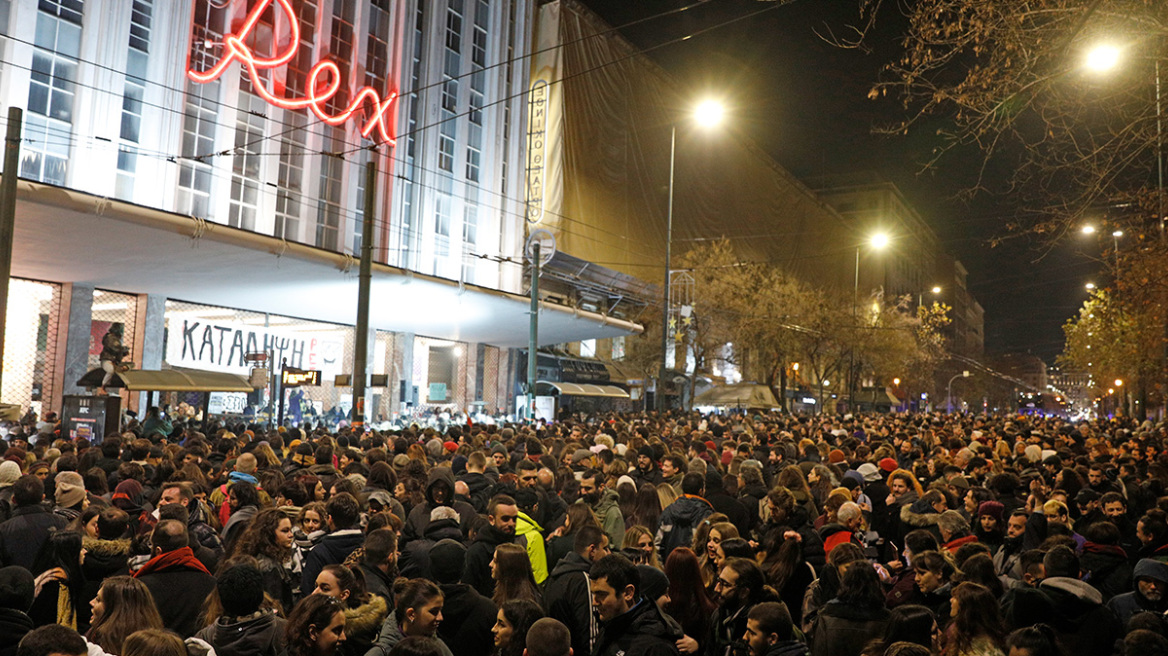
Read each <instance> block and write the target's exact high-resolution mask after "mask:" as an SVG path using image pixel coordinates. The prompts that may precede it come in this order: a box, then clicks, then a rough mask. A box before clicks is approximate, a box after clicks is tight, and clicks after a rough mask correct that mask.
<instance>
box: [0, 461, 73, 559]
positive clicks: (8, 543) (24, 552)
mask: <svg viewBox="0 0 1168 656" xmlns="http://www.w3.org/2000/svg"><path fill="white" fill-rule="evenodd" d="M12 488H13V491H12V503H13V506H15V509H14V510H13V511H12V517H11V519H9V520H8V521H6V522H4V523H3V524H0V565H19V566H21V567H23V568H25V569H27V570H29V571H32V566H33V561H35V560H36V557H37V554H38V553H40V550H41V546H42V545H44V543H45V541H46V540H48V539H49V531H52V530H59V529H63V528H65V525H66V524H67V522H66V521H65V518H64V517H61V516H60V515H56V514H53V513H51V512H49V509H48V508H45V507H44V506H43V505H42V504H41V502H42V501H44V498H45V484H44V483H42V482H41V479H39V478H37V477H36V476H33V475H32V474H25V475H24V476H21V477H20V478H18V479H16V482H15V483H13V484H12Z"/></svg>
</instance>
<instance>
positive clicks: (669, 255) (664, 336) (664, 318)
mask: <svg viewBox="0 0 1168 656" xmlns="http://www.w3.org/2000/svg"><path fill="white" fill-rule="evenodd" d="M724 113H725V112H724V109H723V108H722V105H721V103H718V102H717V101H715V100H705V101H702V102H701V103H699V104H698V105H697V107H696V108H694V113H693V117H692V118H693V120H694V122H695V123H697V124H698V125H700V126H702V127H706V128H709V127H713V126H715V125H717V124H719V123H721V121H722V116H723V114H724ZM676 163H677V122H676V121H675V122H674V123H673V124H672V125H671V126H670V127H669V209H668V211H667V212H666V219H665V221H666V223H665V287H664V288H663V294H662V300H661V371H660V373H659V375H658V378H657V410H659V411H661V412H664V411H665V379H666V377H668V375H669V371H668V366H667V365H666V359H665V356H666V353H667V352H668V350H669V297H670V293H669V282H670V273H671V269H672V267H673V173H674V169H675V165H676Z"/></svg>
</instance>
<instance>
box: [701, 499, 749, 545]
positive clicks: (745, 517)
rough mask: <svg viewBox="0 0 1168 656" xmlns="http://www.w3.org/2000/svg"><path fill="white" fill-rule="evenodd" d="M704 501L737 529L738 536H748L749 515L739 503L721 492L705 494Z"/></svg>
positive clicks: (745, 508)
mask: <svg viewBox="0 0 1168 656" xmlns="http://www.w3.org/2000/svg"><path fill="white" fill-rule="evenodd" d="M706 501H709V502H710V506H712V507H713V508H714V512H716V513H722V514H723V515H726V518H727V520H728V521H729V522H730V523H731V524H733V525H734V528H736V529H738V535H743V536H745V535H750V528H751V521H750V513H749V510H748V509H747V507H746V506H744V505H742V502H741V501H739V500H738V499H735V498H734V497H732V496H730V495H729V494H726V492H724V491H722V490H719V491H717V492H710V493H707V494H706ZM754 512H755V513H757V512H758V507H757V506H755V508H754Z"/></svg>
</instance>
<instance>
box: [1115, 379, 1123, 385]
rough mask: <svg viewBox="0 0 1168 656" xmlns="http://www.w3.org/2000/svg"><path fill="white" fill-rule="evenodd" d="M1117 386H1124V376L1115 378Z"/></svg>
mask: <svg viewBox="0 0 1168 656" xmlns="http://www.w3.org/2000/svg"><path fill="white" fill-rule="evenodd" d="M1115 386H1116V387H1123V379H1122V378H1116V379H1115Z"/></svg>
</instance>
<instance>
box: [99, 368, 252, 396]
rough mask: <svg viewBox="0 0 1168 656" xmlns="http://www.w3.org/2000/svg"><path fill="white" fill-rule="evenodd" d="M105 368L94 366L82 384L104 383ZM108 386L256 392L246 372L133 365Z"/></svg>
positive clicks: (142, 390) (157, 390)
mask: <svg viewBox="0 0 1168 656" xmlns="http://www.w3.org/2000/svg"><path fill="white" fill-rule="evenodd" d="M104 377H105V371H103V370H101V369H94V370H93V371H90V372H89V373H87V374H85V375H84V376H82V377H81V380H79V381H77V384H78V385H80V386H81V387H97V386H100V385H101V381H102V379H103V378H104ZM109 387H115V388H116V387H124V388H126V389H127V390H129V391H131V392H254V391H255V388H254V387H252V385H251V383H249V382H248V380H247V379H246V378H244V377H243V376H237V375H235V374H224V373H219V372H215V371H202V370H200V369H181V368H177V367H176V368H174V369H161V370H156V371H146V370H141V369H131V370H129V371H122V372H118V373H115V374H114V379H113V380H111V381H110V384H109Z"/></svg>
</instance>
